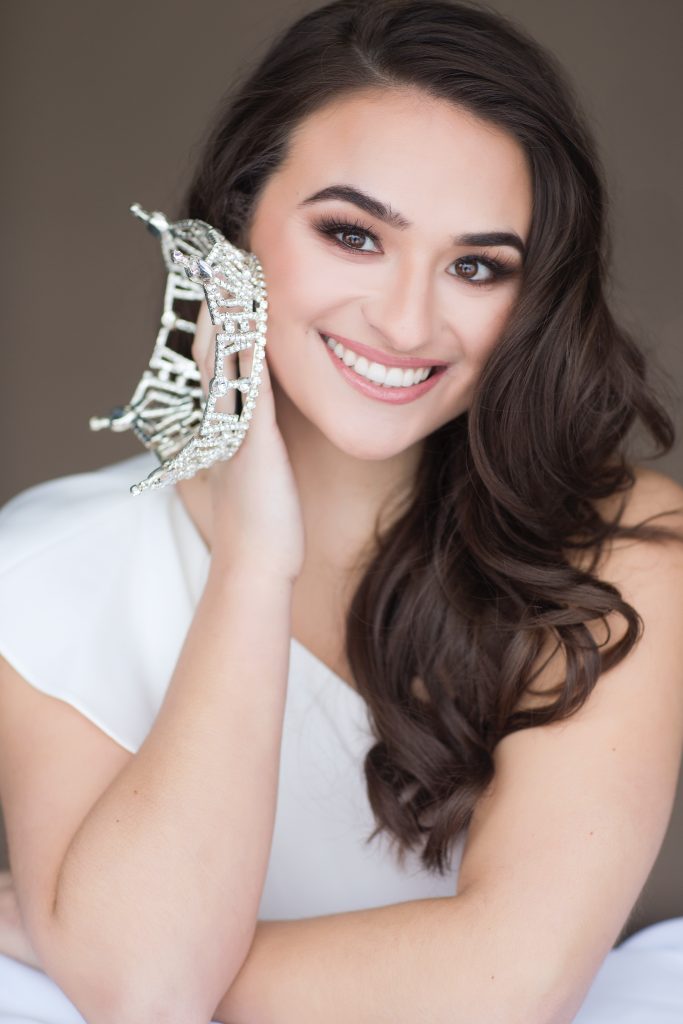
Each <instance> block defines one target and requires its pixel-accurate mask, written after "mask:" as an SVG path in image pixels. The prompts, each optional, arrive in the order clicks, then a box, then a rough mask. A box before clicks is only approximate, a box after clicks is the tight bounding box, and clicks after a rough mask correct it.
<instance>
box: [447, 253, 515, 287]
mask: <svg viewBox="0 0 683 1024" xmlns="http://www.w3.org/2000/svg"><path fill="white" fill-rule="evenodd" d="M453 266H454V267H455V268H456V272H455V274H454V275H453V276H454V277H459V278H461V280H463V281H470V282H471V283H472V284H489V283H490V282H492V281H494V280H495V279H496V277H497V276H502V273H504V271H503V270H502V268H501V267H500V264H497V263H496V262H495V261H494V260H488V259H482V258H478V257H475V256H461V257H460V259H458V260H455V262H454V263H453ZM480 270H481V271H483V277H482V276H481V274H480ZM461 271H462V273H461ZM478 274H479V276H478V277H477V276H476V275H478Z"/></svg>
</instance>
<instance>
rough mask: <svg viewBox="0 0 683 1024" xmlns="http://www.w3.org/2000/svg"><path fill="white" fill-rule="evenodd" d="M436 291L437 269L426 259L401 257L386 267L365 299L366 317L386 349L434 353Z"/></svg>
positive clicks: (413, 353) (397, 351) (413, 352)
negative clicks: (375, 286)
mask: <svg viewBox="0 0 683 1024" xmlns="http://www.w3.org/2000/svg"><path fill="white" fill-rule="evenodd" d="M436 293H437V287H436V281H435V271H434V268H433V266H431V265H430V264H429V263H428V261H427V260H424V261H420V262H417V261H415V260H413V261H412V262H411V261H408V260H405V261H399V262H398V263H396V264H395V265H394V266H393V267H391V268H387V273H386V275H384V276H383V277H382V279H381V281H379V282H378V283H377V290H376V291H375V292H374V293H373V294H372V296H370V297H369V298H368V299H367V300H366V302H365V303H364V313H365V318H366V320H367V322H368V324H369V325H370V326H371V327H372V328H373V329H374V330H375V331H376V332H377V335H378V338H377V340H379V339H380V338H381V339H382V341H383V345H384V347H385V348H386V349H387V351H389V352H391V351H394V352H396V353H397V354H403V355H409V356H410V355H419V354H420V353H422V352H424V353H425V354H431V355H432V356H434V341H435V339H436V330H435V328H436V323H437V321H438V311H437V309H436ZM430 350H431V352H430Z"/></svg>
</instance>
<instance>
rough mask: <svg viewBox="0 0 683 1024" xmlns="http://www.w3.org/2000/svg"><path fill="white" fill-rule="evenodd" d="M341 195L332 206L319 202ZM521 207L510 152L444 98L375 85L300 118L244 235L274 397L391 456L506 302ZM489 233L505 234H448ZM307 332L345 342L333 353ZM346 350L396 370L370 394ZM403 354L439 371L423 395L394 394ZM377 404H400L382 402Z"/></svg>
mask: <svg viewBox="0 0 683 1024" xmlns="http://www.w3.org/2000/svg"><path fill="white" fill-rule="evenodd" d="M342 186H343V189H344V190H346V198H344V196H343V195H341V194H340V195H337V196H334V195H332V194H331V192H330V190H332V189H337V190H339V189H341V187H342ZM352 190H355V191H356V192H357V193H358V195H356V196H354V195H353V194H352ZM321 193H327V195H326V196H325V195H320V194H321ZM360 193H362V194H363V195H364V196H366V197H371V199H368V200H367V202H366V201H365V200H363V198H362V196H361V195H360ZM316 196H318V198H316ZM368 204H370V206H371V207H372V208H371V209H368V208H367V205H368ZM364 205H365V207H366V208H363V206H364ZM531 212H532V187H531V178H530V174H529V170H528V166H527V163H526V158H525V155H524V152H523V150H522V148H521V146H520V145H519V143H517V142H516V141H515V140H514V139H512V137H511V136H509V135H507V134H506V133H504V132H503V131H502V130H500V129H498V128H496V127H494V126H492V125H490V124H488V123H486V122H484V121H481V120H479V119H477V118H475V117H474V116H473V115H471V114H469V113H467V112H465V111H463V110H462V109H461V108H458V107H455V106H454V105H452V104H450V103H449V102H447V101H445V100H438V99H433V98H431V97H428V96H426V95H425V94H424V93H421V92H416V91H414V90H408V89H402V90H392V91H385V90H381V91H380V90H373V91H371V92H364V93H362V94H361V93H359V94H356V95H352V96H346V97H344V98H341V99H340V100H338V101H335V102H334V103H332V104H329V105H327V106H326V107H324V108H323V109H321V110H318V111H317V112H315V113H314V114H312V115H310V116H309V117H308V118H307V119H305V120H304V121H303V122H302V123H301V125H300V126H299V127H298V129H297V130H296V131H295V132H294V133H293V135H292V137H291V140H290V148H289V151H288V155H287V158H286V160H285V161H284V163H283V164H282V165H281V166H280V167H279V168H278V170H277V171H276V172H275V173H274V174H273V175H272V176H271V177H270V179H269V180H268V182H267V183H266V185H265V188H264V190H263V192H262V193H261V195H260V197H259V200H258V202H257V205H256V208H255V211H254V216H253V219H252V223H251V229H250V233H249V238H248V241H247V245H248V248H249V249H251V250H252V251H253V252H255V253H256V255H257V256H258V258H259V260H260V261H261V264H262V266H263V271H264V274H265V278H266V284H267V288H268V307H269V308H268V314H269V320H268V334H267V344H266V358H267V360H268V366H269V368H270V371H271V376H272V378H273V386H274V389H275V393H276V399H277V398H278V392H279V391H280V390H281V392H282V393H283V394H284V396H286V397H282V396H281V397H280V399H279V400H282V401H285V402H286V401H287V399H288V400H289V402H291V403H292V404H293V406H294V407H296V409H297V410H298V411H299V413H300V414H302V415H303V416H304V417H305V418H306V420H308V421H309V422H310V423H311V424H313V425H314V426H315V427H317V428H318V430H320V431H321V432H322V433H323V434H324V435H325V436H326V437H327V438H328V439H329V440H330V441H331V442H332V443H333V444H334V445H335V446H336V447H337V448H339V449H341V450H342V451H344V452H346V453H347V454H349V455H352V456H355V457H357V458H360V459H385V458H390V457H391V456H393V455H396V454H397V453H399V452H401V451H403V450H405V449H407V448H409V447H411V446H412V445H414V444H415V443H416V442H418V441H420V440H422V439H423V438H424V437H426V436H427V435H428V434H431V433H432V432H433V431H434V430H436V429H437V428H438V427H439V426H441V425H442V424H443V423H445V422H447V421H448V420H450V419H453V417H455V416H458V415H459V414H460V413H462V412H463V411H464V410H465V409H467V408H468V406H469V403H470V401H471V396H472V391H473V388H474V386H475V384H476V381H477V378H478V376H479V373H480V372H481V368H482V365H483V364H484V362H485V361H486V358H487V356H488V354H489V353H490V351H491V349H492V348H493V346H494V345H495V344H496V341H497V339H498V338H499V337H500V334H501V331H502V329H503V327H504V325H505V322H506V320H507V318H508V316H509V314H510V312H511V310H512V307H513V305H514V303H515V300H516V298H517V295H518V293H519V289H520V285H521V273H522V264H523V255H522V252H520V251H518V249H517V248H515V245H514V243H515V236H516V237H517V238H518V239H519V244H520V245H523V243H525V241H526V238H527V234H528V231H529V227H530V223H531ZM326 222H327V223H326ZM498 233H504V234H505V235H506V236H509V237H507V238H506V239H502V240H501V239H499V240H498V241H497V242H496V241H495V240H494V244H490V243H487V244H481V243H480V244H473V241H472V240H469V241H468V240H464V241H463V239H462V238H461V237H460V236H464V235H481V234H485V235H491V234H498ZM487 261H494V262H497V263H499V264H501V265H502V270H503V271H504V273H501V275H500V276H498V273H497V270H496V268H495V266H491V264H490V263H489V262H487ZM321 335H326V336H328V337H329V336H330V335H333V336H336V339H346V340H347V341H348V342H350V344H349V345H347V346H345V348H344V347H342V348H341V349H339V355H340V356H341V357H342V358H339V356H337V355H335V354H334V353H333V352H332V351H331V350H330V348H329V346H328V345H327V344H326V342H325V341H324V340H323V338H322V337H321ZM333 341H335V339H333ZM335 343H336V342H335ZM341 344H342V345H343V344H344V343H343V341H342V342H341ZM354 345H355V346H357V347H358V348H361V347H369V348H370V349H371V350H374V352H370V353H368V352H367V351H366V349H365V348H362V352H363V353H365V355H366V356H369V358H368V359H367V361H366V362H365V363H360V364H359V366H360V368H361V369H362V368H367V369H369V370H370V371H371V372H374V373H378V375H379V376H380V377H381V376H382V373H383V372H388V371H389V370H390V368H391V367H394V368H395V369H394V372H393V373H391V374H390V376H389V377H388V379H387V378H386V377H385V378H384V379H385V383H384V384H374V385H373V384H369V382H368V381H367V378H364V377H362V376H361V377H359V375H358V374H357V373H356V371H355V370H354V369H353V366H352V365H349V364H352V362H353V359H354V357H356V358H360V356H359V354H358V353H357V351H356V350H354ZM345 351H346V354H344V352H345ZM375 354H376V359H373V358H372V357H373V355H375ZM406 359H411V360H416V361H417V363H418V364H419V366H420V367H424V368H428V367H432V366H433V365H435V364H437V363H445V364H447V365H446V367H445V369H443V368H442V372H441V373H440V375H439V376H438V377H437V378H436V382H435V384H434V386H429V383H428V388H427V390H425V389H424V387H422V388H419V389H417V388H416V387H415V385H412V386H403V384H401V386H400V387H399V386H395V385H396V383H397V382H399V381H400V382H405V381H406V380H409V378H406V377H404V375H403V372H402V371H401V370H400V366H401V361H402V360H406ZM373 362H376V363H378V364H379V366H380V367H382V368H383V369H379V367H375V368H374V371H373V370H372V363H373ZM384 367H386V370H384ZM387 384H389V386H387ZM390 394H391V396H399V397H401V398H403V399H406V398H409V399H410V400H408V401H402V402H390V401H383V400H382V397H383V396H388V395H390Z"/></svg>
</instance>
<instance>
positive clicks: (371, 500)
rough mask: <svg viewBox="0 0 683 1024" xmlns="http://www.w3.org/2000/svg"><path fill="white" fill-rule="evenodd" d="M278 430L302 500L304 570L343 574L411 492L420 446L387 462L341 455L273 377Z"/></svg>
mask: <svg viewBox="0 0 683 1024" xmlns="http://www.w3.org/2000/svg"><path fill="white" fill-rule="evenodd" d="M271 379H272V383H273V395H274V399H275V408H276V416H277V422H278V427H279V429H280V432H281V433H282V436H283V439H284V441H285V445H286V447H287V451H288V454H289V459H290V462H291V464H292V469H293V472H294V477H295V479H296V482H297V487H298V491H299V498H300V501H301V508H302V515H303V519H304V529H305V532H306V565H310V566H311V568H312V569H313V570H314V571H316V572H318V571H320V570H322V571H324V572H325V573H326V574H328V573H331V574H337V573H338V574H340V575H344V574H346V573H348V572H352V571H353V569H354V567H355V566H356V565H357V560H358V559H359V558H360V559H362V558H363V556H364V554H365V553H366V552H368V553H369V551H370V550H371V548H372V544H373V539H374V531H375V525H376V523H377V522H380V523H381V524H382V525H384V523H385V515H384V514H383V513H386V514H387V515H390V514H391V509H392V508H393V507H394V501H395V500H400V499H401V498H402V497H404V496H407V495H408V494H409V492H410V489H411V487H412V483H413V480H414V478H415V472H416V469H417V463H418V460H419V456H420V451H421V445H420V444H415V445H413V446H411V448H409V449H406V450H405V451H402V452H399V453H398V454H397V455H395V456H392V457H391V458H388V459H382V460H377V459H372V460H369V459H359V458H356V457H355V456H353V455H349V454H348V453H346V452H344V451H341V450H340V449H339V448H337V447H336V446H335V445H334V444H332V442H331V441H330V440H329V439H328V438H327V437H326V436H325V435H324V434H323V433H321V431H320V430H319V429H318V428H317V427H316V426H315V424H313V423H311V421H310V420H308V419H307V418H306V417H305V416H304V415H303V414H302V413H301V411H300V410H299V409H298V408H297V406H295V405H294V404H293V403H292V402H291V401H290V399H289V398H288V396H287V395H286V394H285V393H284V391H282V389H281V388H280V386H279V384H278V383H277V381H276V380H275V378H273V377H272V376H271Z"/></svg>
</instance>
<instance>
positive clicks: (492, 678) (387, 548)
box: [181, 0, 680, 872]
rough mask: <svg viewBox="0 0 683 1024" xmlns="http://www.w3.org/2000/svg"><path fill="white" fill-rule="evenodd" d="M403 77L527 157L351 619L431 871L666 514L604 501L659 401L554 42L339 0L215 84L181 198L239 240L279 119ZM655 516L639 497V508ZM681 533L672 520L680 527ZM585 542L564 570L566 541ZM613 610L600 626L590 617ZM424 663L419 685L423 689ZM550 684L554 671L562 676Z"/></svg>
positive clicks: (441, 4)
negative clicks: (504, 137)
mask: <svg viewBox="0 0 683 1024" xmlns="http://www.w3.org/2000/svg"><path fill="white" fill-rule="evenodd" d="M406 85H409V86H414V87H418V88H420V89H422V90H424V91H425V92H426V93H428V94H429V95H431V96H434V97H438V98H442V99H446V100H450V101H451V102H452V103H454V104H458V105H459V106H461V107H464V108H466V109H468V110H470V111H471V112H473V113H474V114H475V115H476V116H478V117H479V118H482V119H485V120H488V121H489V122H491V123H493V124H494V125H496V126H499V127H502V128H504V129H505V130H507V131H508V132H509V133H510V134H511V135H512V136H513V137H515V138H516V139H517V140H518V142H519V143H520V145H521V146H522V147H523V149H524V151H525V153H526V155H527V158H528V161H529V165H530V168H531V172H532V178H533V197H534V198H533V219H532V224H531V231H530V234H529V238H528V246H527V247H528V254H527V258H526V265H525V272H524V281H523V286H522V290H521V294H520V296H519V299H518V301H517V303H516V306H515V309H514V310H513V313H512V314H511V316H510V318H509V320H508V323H507V325H506V328H505V330H504V332H503V334H502V336H501V337H500V339H499V341H498V342H497V345H496V347H495V348H494V350H493V352H492V354H491V355H490V357H489V359H488V361H487V364H486V366H485V367H484V369H483V370H482V372H481V375H480V379H479V381H478V384H477V387H476V391H475V394H474V397H473V399H472V403H471V406H470V408H469V409H468V410H467V411H466V412H465V413H463V414H462V415H459V416H458V417H456V418H455V419H453V420H452V421H450V422H448V423H446V424H445V425H443V426H442V427H440V428H439V429H438V430H436V431H435V432H434V433H433V434H431V435H430V436H429V437H428V438H426V439H425V442H424V449H423V453H422V456H421V462H420V464H419V467H418V472H417V479H416V486H415V487H414V489H413V492H412V494H411V496H410V498H409V499H408V501H407V502H406V504H405V507H402V508H401V509H400V514H398V515H397V516H394V519H393V521H392V522H391V524H390V525H389V526H388V527H387V528H385V529H383V530H380V529H377V530H376V534H375V537H374V538H373V549H372V554H371V557H370V558H369V559H368V563H367V566H366V568H365V571H364V575H363V578H362V580H361V582H360V584H359V585H358V587H357V590H356V591H355V594H354V596H353V599H352V601H351V604H350V607H349V611H348V617H347V622H346V653H347V657H348V661H349V664H350V667H351V670H352V672H353V677H354V681H355V683H356V686H357V689H358V691H359V693H360V694H361V695H362V696H363V698H364V699H365V701H366V703H367V706H368V709H369V713H370V718H371V723H372V727H373V730H374V735H375V739H376V742H374V744H373V746H372V748H371V749H370V750H369V752H368V754H367V756H366V758H365V763H364V769H365V775H366V780H367V790H368V798H369V801H370V804H371V807H372V810H373V813H374V815H375V819H376V823H377V827H376V828H375V830H374V831H373V832H372V835H370V836H369V837H368V841H369V840H370V839H372V838H374V836H376V835H377V834H378V833H379V832H380V831H382V830H386V832H387V833H388V835H389V837H390V838H391V839H392V841H393V842H394V846H395V847H396V848H397V852H398V855H399V858H400V859H402V857H403V855H404V854H405V851H406V850H407V849H408V848H414V847H416V846H420V847H421V859H422V863H423V864H424V866H425V867H426V868H428V869H431V870H438V871H439V872H444V871H445V870H446V869H447V867H448V861H449V859H450V846H451V844H452V843H453V842H454V840H455V839H456V837H457V836H458V835H459V834H460V833H461V832H462V830H463V829H464V828H465V827H466V826H467V825H468V823H469V821H470V818H471V815H472V812H473V809H474V806H475V804H476V802H477V799H478V798H479V797H480V795H481V794H482V793H483V791H484V790H485V789H486V788H487V786H488V784H489V783H490V782H491V779H492V777H493V774H494V761H493V757H492V752H493V750H494V748H495V746H496V744H497V743H498V742H499V740H500V739H502V737H503V736H505V735H506V734H508V733H510V732H513V731H515V730H517V729H523V728H527V727H529V726H535V725H541V724H545V723H547V722H552V721H555V720H559V719H561V718H565V717H567V716H568V715H570V714H572V713H573V712H575V711H576V710H578V709H579V708H580V707H581V705H582V704H583V703H584V702H585V700H586V699H587V698H588V696H589V695H590V693H591V691H592V689H593V687H594V686H595V684H596V682H597V679H598V677H599V675H600V674H601V672H603V671H604V670H605V669H607V668H609V667H611V666H612V665H615V664H617V663H618V662H619V661H621V660H622V659H623V658H624V657H625V656H626V654H628V652H629V651H630V650H631V648H632V647H633V645H634V644H635V642H636V640H637V639H638V636H639V633H640V632H641V631H642V620H641V618H640V616H639V615H638V613H637V612H636V610H635V609H634V608H633V607H632V606H631V605H629V604H628V603H626V602H625V601H623V600H622V598H621V595H620V592H619V590H618V589H617V588H616V587H614V586H613V585H611V584H609V583H606V582H604V581H602V580H600V579H598V578H597V577H596V576H595V575H592V573H591V570H593V569H595V566H596V564H597V561H598V557H599V554H600V552H601V550H602V548H603V546H604V545H605V543H606V542H607V541H608V540H609V539H610V538H613V537H617V536H630V537H640V538H648V539H659V538H663V537H670V536H672V535H673V536H675V537H678V535H677V534H672V533H671V531H669V530H666V529H665V528H662V527H654V526H647V525H644V524H642V523H641V524H638V525H637V526H634V527H629V528H626V527H624V526H621V525H620V523H619V521H620V519H621V516H622V513H623V508H624V504H625V500H626V496H625V495H624V498H623V499H622V500H621V502H620V507H619V512H618V514H617V515H616V517H615V518H614V520H613V521H606V520H605V519H603V518H602V516H601V515H600V514H599V513H598V511H597V509H596V507H595V502H596V500H597V499H601V498H605V497H609V496H610V495H615V494H618V493H619V492H626V491H627V490H628V489H630V488H631V487H632V485H633V483H634V481H635V474H634V471H633V463H632V462H631V461H629V458H628V457H627V454H626V446H627V439H628V435H629V432H630V430H631V428H632V426H634V424H636V421H639V422H640V425H641V426H643V427H644V428H645V430H646V431H647V432H648V433H649V435H650V436H651V438H652V439H653V440H654V442H655V449H656V454H657V455H660V454H663V453H664V452H666V451H669V450H670V449H671V447H672V446H673V443H674V426H673V422H672V420H671V418H670V416H669V415H668V413H667V412H666V410H665V408H664V406H663V404H662V402H661V401H660V399H658V397H657V395H656V393H655V390H654V389H653V387H652V384H651V383H650V382H649V381H648V380H647V376H648V374H647V372H646V370H647V367H646V360H645V358H644V355H643V353H642V352H641V350H640V349H639V347H638V345H637V344H636V342H635V341H634V340H633V338H632V337H630V336H629V334H627V333H626V332H625V331H624V330H623V329H622V328H621V327H620V326H619V325H618V324H617V323H616V322H615V320H614V318H613V316H612V313H611V312H610V310H609V308H608V305H607V302H606V298H605V294H604V289H605V279H606V268H607V266H608V262H609V240H608V238H607V234H606V223H605V216H606V198H605V187H604V172H603V170H602V167H601V165H600V162H599V158H598V156H597V153H596V147H595V143H594V141H593V139H592V137H591V134H590V132H589V130H588V128H587V126H586V123H585V120H584V118H583V117H582V115H581V112H580V110H579V105H578V103H577V100H576V97H575V95H574V93H573V90H572V87H571V85H570V84H569V82H568V81H567V79H566V77H565V73H564V72H563V70H562V68H561V66H559V65H558V63H557V62H556V61H555V59H554V58H553V57H552V56H551V55H550V54H548V53H546V52H545V51H544V50H543V49H542V48H541V47H540V46H539V45H538V44H537V43H536V42H535V41H534V40H533V39H531V38H530V37H529V36H527V35H526V34H525V33H524V32H523V31H522V30H520V29H519V28H518V27H517V26H515V25H513V24H512V23H511V22H510V21H508V20H507V19H505V18H504V17H502V16H501V15H500V14H499V13H497V12H495V11H493V10H491V9H490V8H487V7H484V6H482V5H477V6H474V5H472V4H469V3H462V2H448V0H407V2H406V0H372V2H368V0H337V2H335V3H330V4H328V5H326V6H324V7H321V8H319V9H317V10H314V11H313V12H311V13H309V14H307V15H305V16H304V17H302V18H300V20H298V21H297V22H296V23H294V24H293V25H291V26H290V27H289V28H288V29H286V30H285V31H284V32H283V33H282V34H281V35H280V36H279V37H278V38H277V39H276V40H275V41H274V42H273V43H272V45H271V46H270V47H269V49H268V51H267V53H266V54H265V56H263V57H262V59H261V60H260V61H259V62H258V65H257V66H256V67H255V68H253V69H251V70H250V71H249V72H248V74H246V75H245V76H244V77H243V79H242V81H241V82H239V83H238V84H237V85H236V86H235V87H234V88H233V89H232V90H231V92H230V94H229V96H228V100H227V103H226V104H225V106H224V109H222V110H221V112H220V113H219V116H218V118H217V120H216V123H215V125H214V126H213V128H212V130H211V131H210V134H209V136H208V138H207V140H206V143H205V146H204V149H203V152H202V154H201V158H200V160H199V164H198V168H197V171H196V175H195V177H194V180H193V182H192V184H191V186H190V189H189V191H188V194H187V196H186V200H185V203H184V208H183V210H182V211H181V215H182V216H184V217H198V218H201V219H202V220H205V221H208V222H209V223H210V224H213V225H215V226H216V227H219V228H220V229H221V230H222V231H223V232H224V233H225V234H226V236H227V237H228V238H230V239H231V240H232V241H234V242H236V244H238V245H241V246H242V247H246V245H245V239H246V238H247V232H248V227H249V223H250V216H251V213H252V211H253V209H254V205H255V203H256V201H257V199H258V196H259V192H260V190H261V189H262V188H263V186H264V184H265V182H266V181H267V179H268V177H269V175H271V174H272V173H273V172H274V171H275V170H276V169H277V168H278V166H279V165H280V164H281V162H282V161H283V159H284V157H285V155H286V150H287V144H288V139H289V137H290V135H291V133H292V130H293V129H294V128H295V127H296V125H297V124H298V123H299V122H301V120H302V119H303V118H305V117H306V116H307V115H308V114H311V113H312V112H313V111H314V110H316V109H317V108H319V107H321V106H322V105H323V104H325V103H326V102H328V101H331V100H332V99H334V98H337V97H339V96H340V94H342V93H344V94H348V93H351V92H352V91H355V90H358V89H364V90H365V89H367V88H368V87H372V86H376V87H379V88H391V87H393V86H406ZM646 522H647V521H646ZM679 539H680V538H679ZM572 548H575V549H580V548H585V549H586V551H587V552H588V553H593V556H594V557H593V561H592V562H591V564H590V565H589V567H588V568H587V569H584V570H583V571H579V570H578V568H577V567H576V566H575V565H573V564H572V563H571V562H570V560H569V559H568V552H569V550H570V549H572ZM615 611H616V612H618V613H619V614H620V615H621V616H623V618H624V620H625V621H626V627H627V628H626V630H625V633H624V635H623V636H622V637H621V639H620V640H618V641H617V642H616V643H615V644H613V645H612V647H610V648H609V649H598V645H597V644H596V642H595V641H594V640H593V638H592V636H591V633H590V631H589V630H588V629H587V627H586V623H587V622H590V621H592V620H596V619H597V620H599V619H604V618H605V617H606V616H607V615H609V614H610V613H612V612H615ZM549 637H550V638H551V639H552V640H553V642H554V643H556V644H557V645H559V646H560V648H561V649H562V651H563V653H564V656H565V659H566V666H567V671H566V678H565V679H564V681H563V683H562V685H561V687H560V688H559V692H558V695H557V698H556V700H554V701H550V700H549V701H548V702H547V704H546V705H545V706H544V707H542V708H539V707H536V708H534V709H533V710H531V709H525V710H520V709H518V708H517V705H518V702H519V699H520V697H521V696H522V695H523V694H524V693H525V692H527V690H528V689H529V687H530V685H531V682H532V679H533V677H534V673H533V671H532V670H533V667H534V665H535V664H536V661H537V658H538V655H539V652H540V651H541V650H542V647H543V644H544V642H545V641H547V640H548V638H549ZM415 677H418V678H419V679H420V680H422V682H423V684H424V687H425V691H426V695H427V697H428V699H424V694H423V697H422V698H419V697H418V696H416V695H415V694H414V692H413V689H412V683H413V680H414V678H415ZM555 692H557V691H555Z"/></svg>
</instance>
